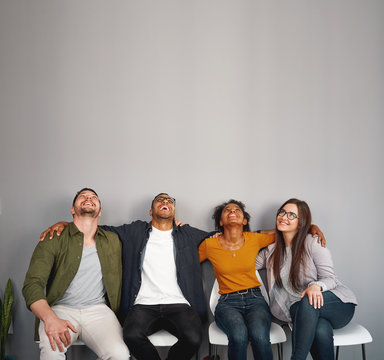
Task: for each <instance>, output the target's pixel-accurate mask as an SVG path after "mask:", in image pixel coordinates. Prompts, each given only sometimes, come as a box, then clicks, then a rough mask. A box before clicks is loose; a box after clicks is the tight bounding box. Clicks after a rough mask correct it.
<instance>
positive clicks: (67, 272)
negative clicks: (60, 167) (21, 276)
mask: <svg viewBox="0 0 384 360" xmlns="http://www.w3.org/2000/svg"><path fill="white" fill-rule="evenodd" d="M71 214H72V216H73V223H71V224H70V225H69V226H68V227H67V228H66V229H65V230H64V231H63V232H62V234H61V235H60V236H59V237H57V236H56V235H55V237H54V238H53V239H52V240H50V241H43V242H40V243H39V244H38V245H37V246H36V249H35V251H34V253H33V255H32V259H31V263H30V266H29V269H28V272H27V275H26V277H25V281H24V286H23V295H24V298H25V301H26V304H27V307H28V308H29V309H30V310H31V311H32V312H33V313H34V314H35V315H36V317H37V324H36V325H37V328H36V333H35V339H40V359H41V360H51V359H52V360H53V359H55V360H56V359H65V352H66V351H67V348H68V347H69V346H70V345H71V344H72V343H73V342H74V341H76V340H77V339H78V338H79V339H81V340H82V341H83V342H84V343H85V344H86V345H87V346H88V347H89V348H90V349H92V350H93V351H94V352H95V353H96V354H97V355H98V357H99V358H101V359H112V360H127V359H128V358H129V351H128V349H127V347H126V345H125V343H124V341H123V338H122V329H121V326H120V323H119V322H118V320H117V318H116V316H115V314H114V312H116V311H117V310H118V307H119V304H120V296H121V276H122V275H121V243H120V240H119V238H118V237H117V235H115V234H113V233H111V232H109V231H105V230H102V229H100V228H99V227H98V218H99V217H100V215H101V203H100V200H99V197H98V195H97V194H96V192H95V191H94V190H92V189H89V188H84V189H82V190H80V191H79V192H78V193H77V194H76V196H75V198H74V200H73V206H72V209H71Z"/></svg>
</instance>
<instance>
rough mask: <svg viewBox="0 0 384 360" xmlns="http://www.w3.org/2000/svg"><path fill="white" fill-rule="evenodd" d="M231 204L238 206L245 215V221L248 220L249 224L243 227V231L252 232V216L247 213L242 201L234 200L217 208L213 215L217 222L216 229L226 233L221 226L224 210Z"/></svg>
mask: <svg viewBox="0 0 384 360" xmlns="http://www.w3.org/2000/svg"><path fill="white" fill-rule="evenodd" d="M229 204H235V205H237V206H238V207H239V208H240V209H241V211H242V213H243V215H244V219H246V220H247V223H246V224H245V225H243V231H251V228H250V226H249V220H250V219H251V215H249V214H248V213H247V212H246V211H245V205H244V204H243V203H242V202H241V201H237V200H233V199H231V200H229V201H227V202H225V203H222V204H221V205H218V206H216V207H215V210H214V212H213V215H212V219H213V220H214V221H215V229H216V230H218V231H220V232H223V231H224V228H223V226H221V225H220V220H221V214H222V212H223V210H224V208H225V207H226V206H227V205H229Z"/></svg>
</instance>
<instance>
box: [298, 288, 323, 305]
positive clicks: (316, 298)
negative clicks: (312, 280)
mask: <svg viewBox="0 0 384 360" xmlns="http://www.w3.org/2000/svg"><path fill="white" fill-rule="evenodd" d="M305 295H308V301H309V303H310V304H311V305H313V307H314V308H315V309H320V308H321V307H322V306H323V305H324V299H323V294H322V293H321V286H319V285H316V284H312V285H310V286H308V287H307V288H306V289H305V290H304V291H303V292H302V294H301V296H300V297H301V298H303V297H304V296H305Z"/></svg>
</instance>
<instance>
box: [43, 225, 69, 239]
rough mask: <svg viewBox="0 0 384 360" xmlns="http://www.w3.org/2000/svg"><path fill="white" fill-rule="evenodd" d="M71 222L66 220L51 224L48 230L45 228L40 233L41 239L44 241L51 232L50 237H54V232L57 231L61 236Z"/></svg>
mask: <svg viewBox="0 0 384 360" xmlns="http://www.w3.org/2000/svg"><path fill="white" fill-rule="evenodd" d="M68 224H69V222H66V221H60V222H58V223H56V224H55V225H52V226H50V227H49V228H48V229H47V230H44V231H43V232H42V233H41V235H40V241H43V240H44V239H45V237H46V236H47V234H49V239H52V238H53V234H54V233H55V231H56V235H57V236H60V234H61V233H62V231H63V230H64V228H65V227H66V226H67V225H68Z"/></svg>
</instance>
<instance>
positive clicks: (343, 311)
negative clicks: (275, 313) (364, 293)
mask: <svg viewBox="0 0 384 360" xmlns="http://www.w3.org/2000/svg"><path fill="white" fill-rule="evenodd" d="M323 299H324V305H323V306H322V307H321V308H320V309H315V308H314V307H313V305H310V304H309V301H308V296H305V297H304V298H303V299H301V301H298V302H296V303H294V304H293V305H292V306H291V309H290V313H291V317H292V321H293V330H292V357H291V359H295V360H302V359H303V360H305V359H306V358H307V355H308V353H309V352H311V355H312V357H313V359H315V360H333V359H334V357H335V355H334V349H333V329H339V328H342V327H343V326H345V325H347V324H348V323H349V322H350V321H351V319H352V317H353V314H354V313H355V305H354V304H352V303H343V302H342V301H341V300H340V299H339V298H338V297H337V296H336V295H335V294H333V293H332V292H330V291H325V292H323Z"/></svg>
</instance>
